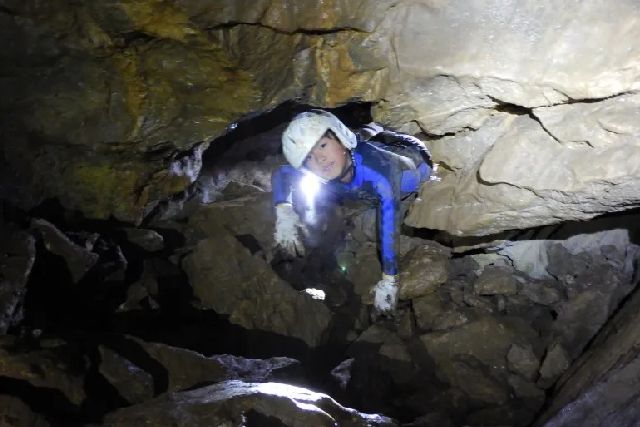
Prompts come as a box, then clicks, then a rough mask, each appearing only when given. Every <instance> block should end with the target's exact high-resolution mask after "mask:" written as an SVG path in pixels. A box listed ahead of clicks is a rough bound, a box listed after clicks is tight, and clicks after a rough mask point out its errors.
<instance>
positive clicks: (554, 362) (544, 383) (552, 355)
mask: <svg viewBox="0 0 640 427" xmlns="http://www.w3.org/2000/svg"><path fill="white" fill-rule="evenodd" d="M570 363H571V358H570V356H569V354H567V351H566V350H565V349H564V348H563V347H562V345H561V344H560V343H554V344H553V345H552V346H551V347H550V348H549V349H548V350H547V354H546V356H545V358H544V360H543V361H542V365H541V366H540V378H539V379H538V382H537V384H538V386H540V387H542V388H549V387H551V386H552V385H553V383H555V381H556V380H557V379H558V378H559V377H560V375H562V374H563V373H564V371H566V370H567V368H568V367H569V364H570Z"/></svg>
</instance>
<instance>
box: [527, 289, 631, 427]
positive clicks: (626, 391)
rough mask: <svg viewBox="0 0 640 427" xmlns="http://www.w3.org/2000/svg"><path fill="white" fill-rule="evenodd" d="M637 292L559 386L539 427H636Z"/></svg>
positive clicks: (540, 420) (538, 422) (542, 416)
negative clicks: (627, 426) (630, 426)
mask: <svg viewBox="0 0 640 427" xmlns="http://www.w3.org/2000/svg"><path fill="white" fill-rule="evenodd" d="M639 307H640V294H638V293H637V292H636V293H634V294H633V296H632V297H631V298H630V299H629V300H628V302H627V304H625V305H624V307H623V308H622V309H621V310H620V311H619V312H618V313H617V314H616V316H615V317H614V319H613V320H612V321H611V322H610V323H609V324H608V325H607V326H605V328H604V330H603V331H602V332H601V333H599V335H598V337H597V338H596V339H595V340H594V341H593V345H591V346H590V348H589V350H588V351H587V352H586V353H585V354H583V355H582V356H581V358H580V360H578V362H577V363H575V364H574V366H573V367H572V368H571V369H570V370H569V371H568V372H567V374H566V375H565V376H564V377H563V378H562V379H561V380H560V381H559V383H558V386H557V387H556V390H555V392H554V394H553V395H552V396H551V398H550V399H549V405H548V408H547V409H546V411H545V412H544V413H543V414H542V415H541V416H540V418H539V419H538V420H537V422H536V425H546V426H554V427H555V426H573V425H602V426H605V425H620V426H623V425H633V424H635V423H636V422H637V420H638V417H639V416H640V414H639V413H638V408H639V406H638V394H637V392H636V391H637V389H638V373H639V372H640V371H639V368H640V364H639V363H638V345H639V343H640V335H639V332H640V329H639V328H638V313H640V310H639V309H638V308H639Z"/></svg>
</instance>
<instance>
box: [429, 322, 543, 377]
mask: <svg viewBox="0 0 640 427" xmlns="http://www.w3.org/2000/svg"><path fill="white" fill-rule="evenodd" d="M420 341H421V342H422V344H423V345H424V346H425V348H426V350H427V351H428V352H429V354H430V355H431V357H433V359H434V360H435V362H436V364H438V365H439V364H443V365H447V364H449V363H450V361H451V360H452V359H453V358H454V357H456V356H472V357H474V358H475V359H477V360H479V361H480V362H482V363H483V364H484V365H485V366H488V367H491V368H492V369H497V370H505V369H506V360H507V359H506V356H507V353H508V351H509V349H510V348H511V346H512V344H518V345H521V346H526V345H535V344H536V343H537V334H536V332H535V331H534V330H533V329H531V327H530V326H529V325H527V324H526V323H525V322H521V321H519V320H517V319H509V318H495V317H492V316H489V315H486V314H485V315H477V316H476V318H475V319H473V320H472V321H470V322H469V323H466V324H463V325H461V326H459V327H457V328H455V329H450V330H447V331H440V332H432V333H428V334H424V335H421V336H420Z"/></svg>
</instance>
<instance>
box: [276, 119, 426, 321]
mask: <svg viewBox="0 0 640 427" xmlns="http://www.w3.org/2000/svg"><path fill="white" fill-rule="evenodd" d="M282 151H283V153H284V156H285V158H286V159H287V161H288V162H289V165H286V166H281V167H280V168H278V169H277V170H275V171H274V173H273V176H272V186H273V203H274V205H275V209H276V226H275V235H274V237H275V242H276V245H277V246H278V247H279V248H280V249H281V250H282V251H283V252H284V253H285V254H287V255H289V256H292V257H293V256H296V255H298V256H302V255H304V252H305V250H304V245H303V233H302V229H303V228H304V224H303V221H302V218H301V216H300V213H302V211H303V209H304V207H301V206H298V205H299V204H300V203H299V200H307V203H314V202H315V201H313V200H311V201H309V199H308V197H307V198H305V197H295V196H296V192H304V191H305V189H304V188H303V187H302V186H301V184H303V183H304V182H305V181H307V180H309V179H312V180H316V181H317V182H319V183H320V184H321V185H322V186H323V187H324V189H325V190H327V192H328V193H331V194H333V195H336V194H337V195H339V196H343V197H345V196H346V197H354V198H358V199H367V200H372V201H374V202H375V203H376V204H377V205H378V206H379V209H378V221H379V239H380V246H381V248H380V253H381V258H382V259H381V261H382V278H381V279H380V280H379V281H378V283H377V284H376V285H375V286H374V287H373V289H372V291H371V292H372V294H373V299H374V312H373V315H374V317H379V316H393V314H394V313H395V308H396V304H397V300H398V266H397V259H396V258H397V256H396V253H397V249H396V244H397V241H398V235H399V233H400V226H401V223H402V220H403V218H402V215H401V205H400V203H401V201H402V200H403V199H404V198H406V197H408V196H410V195H413V194H415V193H416V192H417V191H418V189H419V187H420V184H421V183H423V182H425V181H428V180H429V178H430V175H431V171H432V162H431V155H430V153H429V150H428V149H427V147H426V146H425V145H424V143H422V141H420V140H419V139H417V138H414V137H412V136H409V135H404V134H399V133H395V132H390V131H386V130H383V129H382V128H381V127H380V126H378V125H376V124H373V123H372V124H369V125H367V126H365V127H364V128H363V130H362V131H361V132H360V133H359V134H358V135H356V134H355V133H354V132H352V131H351V130H349V129H348V128H347V127H346V126H345V125H344V124H343V123H342V122H341V121H340V120H339V119H338V118H337V117H336V116H334V115H333V114H331V113H329V112H327V111H323V110H312V111H308V112H304V113H300V114H298V115H297V116H296V117H294V119H293V120H292V121H291V122H290V123H289V125H288V127H287V128H286V129H285V131H284V133H283V135H282Z"/></svg>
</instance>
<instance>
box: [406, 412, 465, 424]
mask: <svg viewBox="0 0 640 427" xmlns="http://www.w3.org/2000/svg"><path fill="white" fill-rule="evenodd" d="M403 425H404V426H406V427H455V424H454V423H453V421H451V419H450V418H449V417H448V416H447V415H446V414H443V413H440V412H432V413H430V414H426V415H422V416H420V417H418V418H416V419H415V420H413V421H412V422H410V423H408V424H403Z"/></svg>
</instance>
